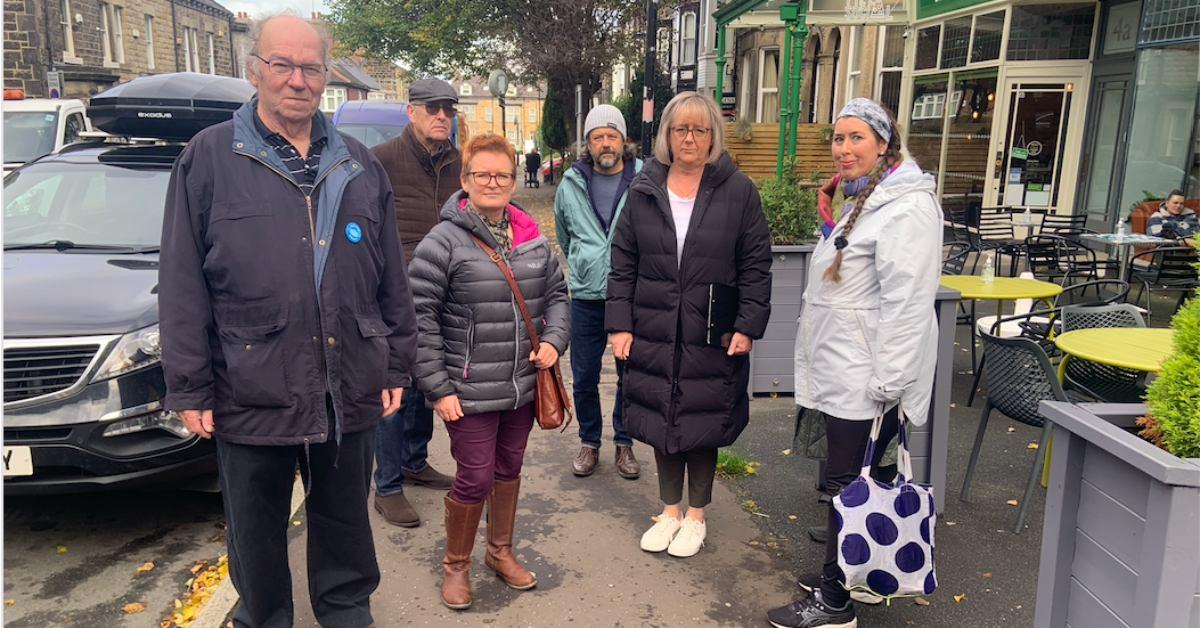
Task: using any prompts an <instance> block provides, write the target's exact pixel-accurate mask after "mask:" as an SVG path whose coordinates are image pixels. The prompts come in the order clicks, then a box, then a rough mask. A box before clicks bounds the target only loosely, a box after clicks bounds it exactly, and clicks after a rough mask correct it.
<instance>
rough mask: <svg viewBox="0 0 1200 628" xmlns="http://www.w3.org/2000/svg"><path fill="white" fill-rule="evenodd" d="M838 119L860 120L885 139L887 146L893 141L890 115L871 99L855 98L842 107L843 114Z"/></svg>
mask: <svg viewBox="0 0 1200 628" xmlns="http://www.w3.org/2000/svg"><path fill="white" fill-rule="evenodd" d="M837 117H838V119H839V120H840V119H842V118H858V119H859V120H862V121H863V122H866V123H867V124H868V125H870V127H871V128H872V129H874V130H875V132H876V133H878V134H879V137H882V138H883V142H884V143H885V144H888V143H891V141H892V123H891V121H890V119H889V118H888V113H887V111H885V110H884V109H883V107H881V106H879V103H877V102H875V101H874V100H871V99H870V98H855V99H854V100H851V101H850V102H848V103H846V106H845V107H842V111H841V113H839V114H838V115H837Z"/></svg>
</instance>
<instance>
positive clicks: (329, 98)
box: [321, 85, 346, 113]
mask: <svg viewBox="0 0 1200 628" xmlns="http://www.w3.org/2000/svg"><path fill="white" fill-rule="evenodd" d="M331 102H332V106H330V103H331ZM344 102H346V88H345V87H337V86H333V85H327V86H326V87H325V91H323V92H321V111H324V112H325V113H333V112H335V111H337V109H338V107H340V106H342V103H344Z"/></svg>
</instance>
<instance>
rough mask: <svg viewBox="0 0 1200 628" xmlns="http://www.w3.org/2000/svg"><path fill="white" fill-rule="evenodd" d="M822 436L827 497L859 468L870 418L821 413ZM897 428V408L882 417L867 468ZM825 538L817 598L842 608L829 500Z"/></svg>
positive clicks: (846, 598) (878, 457)
mask: <svg viewBox="0 0 1200 628" xmlns="http://www.w3.org/2000/svg"><path fill="white" fill-rule="evenodd" d="M824 419H825V438H826V440H827V442H828V445H829V456H828V458H826V462H825V492H826V493H828V494H829V496H830V497H833V496H835V495H837V494H838V493H840V492H842V489H843V488H845V487H846V486H847V485H848V484H850V483H851V482H853V481H854V478H856V477H858V473H859V471H861V470H862V463H863V457H864V456H866V454H867V441H868V440H869V439H870V437H871V423H872V421H850V420H847V419H839V418H837V417H833V416H829V415H828V414H826V415H824ZM899 428H900V421H899V416H898V408H897V409H893V410H892V411H891V412H888V413H887V414H886V415H884V417H883V426H882V427H881V429H880V430H879V442H878V443H876V445H875V455H874V456H873V457H872V458H871V468H872V469H877V468H878V467H879V461H880V460H882V459H883V454H884V452H885V451H887V447H888V443H890V442H891V441H892V439H893V438H895V437H896V433H897V431H898V430H899ZM826 525H827V526H828V527H827V528H826V529H827V530H828V531H829V538H828V539H826V541H825V566H824V569H823V570H822V572H821V599H823V600H824V601H825V602H827V603H828V604H830V605H832V606H836V607H842V606H845V605H846V603H847V602H849V601H850V593H849V592H848V591H846V589H845V588H844V587H843V586H842V585H841V584H840V580H841V577H842V574H841V570H839V569H838V564H837V550H838V547H837V542H838V541H837V534H836V530H837V523H836V522H835V521H834V511H833V502H830V503H829V512H828V514H827V515H826Z"/></svg>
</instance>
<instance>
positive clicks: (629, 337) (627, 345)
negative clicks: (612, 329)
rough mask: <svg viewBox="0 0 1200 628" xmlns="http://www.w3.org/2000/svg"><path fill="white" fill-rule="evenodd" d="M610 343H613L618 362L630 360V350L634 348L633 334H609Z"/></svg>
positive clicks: (621, 332)
mask: <svg viewBox="0 0 1200 628" xmlns="http://www.w3.org/2000/svg"><path fill="white" fill-rule="evenodd" d="M608 341H609V342H611V343H612V348H613V357H614V358H616V359H618V360H628V359H629V350H630V349H632V348H633V334H631V333H629V332H627V331H619V332H617V333H615V334H609V335H608Z"/></svg>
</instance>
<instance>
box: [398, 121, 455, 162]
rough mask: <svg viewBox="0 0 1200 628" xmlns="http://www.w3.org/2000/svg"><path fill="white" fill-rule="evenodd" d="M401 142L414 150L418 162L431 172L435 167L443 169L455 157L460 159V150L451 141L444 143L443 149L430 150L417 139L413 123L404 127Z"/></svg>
mask: <svg viewBox="0 0 1200 628" xmlns="http://www.w3.org/2000/svg"><path fill="white" fill-rule="evenodd" d="M400 142H401V143H402V144H404V145H405V146H407V147H408V150H411V151H412V154H413V156H415V157H416V158H417V162H418V163H420V164H421V166H422V167H423V168H425V170H426V171H428V172H429V174H433V171H434V170H435V169H437V170H441V169H442V168H444V167H445V166H446V163H447V162H449V161H452V160H454V159H458V158H459V157H458V150H457V149H455V148H454V145H453V144H451V143H450V142H449V141H447V142H445V143H444V144H443V145H442V148H441V150H439V151H438V152H436V153H431V152H429V149H428V148H425V145H424V144H422V143H421V140H419V139H417V132H416V131H414V130H413V126H412V124H409V125H408V126H406V127H404V130H403V131H401V132H400Z"/></svg>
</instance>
